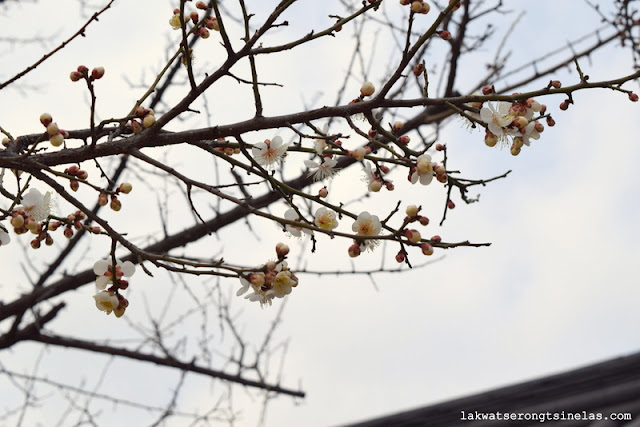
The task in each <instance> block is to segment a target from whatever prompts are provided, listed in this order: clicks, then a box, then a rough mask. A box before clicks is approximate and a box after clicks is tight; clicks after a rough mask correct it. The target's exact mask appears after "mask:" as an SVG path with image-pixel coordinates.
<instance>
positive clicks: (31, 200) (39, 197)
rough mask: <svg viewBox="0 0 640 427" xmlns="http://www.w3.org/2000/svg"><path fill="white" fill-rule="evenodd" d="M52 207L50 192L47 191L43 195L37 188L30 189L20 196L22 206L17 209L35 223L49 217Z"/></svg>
mask: <svg viewBox="0 0 640 427" xmlns="http://www.w3.org/2000/svg"><path fill="white" fill-rule="evenodd" d="M52 207H53V202H52V201H51V192H49V191H47V192H46V193H45V194H44V195H43V194H42V193H41V192H40V191H39V190H38V189H37V188H31V189H30V190H29V192H28V193H27V194H25V195H24V196H22V206H21V207H20V206H19V207H18V208H22V209H23V210H24V211H25V213H26V216H30V217H32V218H33V219H34V220H35V221H36V222H42V221H44V220H45V219H47V218H48V217H49V214H50V213H51V209H52Z"/></svg>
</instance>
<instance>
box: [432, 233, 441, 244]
mask: <svg viewBox="0 0 640 427" xmlns="http://www.w3.org/2000/svg"><path fill="white" fill-rule="evenodd" d="M431 241H432V242H433V243H440V242H442V237H440V236H439V235H437V234H436V235H435V236H433V237H431Z"/></svg>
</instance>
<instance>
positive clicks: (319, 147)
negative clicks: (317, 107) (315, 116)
mask: <svg viewBox="0 0 640 427" xmlns="http://www.w3.org/2000/svg"><path fill="white" fill-rule="evenodd" d="M322 136H329V123H325V125H324V126H323V127H322ZM313 148H314V149H315V150H316V153H317V154H318V156H321V155H322V152H323V151H324V150H325V149H326V148H327V140H326V139H324V138H317V139H315V140H314V141H313Z"/></svg>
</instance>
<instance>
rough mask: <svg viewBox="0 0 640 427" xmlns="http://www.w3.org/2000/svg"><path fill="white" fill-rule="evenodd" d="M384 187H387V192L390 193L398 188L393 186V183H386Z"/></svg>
mask: <svg viewBox="0 0 640 427" xmlns="http://www.w3.org/2000/svg"><path fill="white" fill-rule="evenodd" d="M384 186H385V187H387V190H389V191H393V190H394V189H395V188H396V186H395V185H393V182H391V181H385V182H384Z"/></svg>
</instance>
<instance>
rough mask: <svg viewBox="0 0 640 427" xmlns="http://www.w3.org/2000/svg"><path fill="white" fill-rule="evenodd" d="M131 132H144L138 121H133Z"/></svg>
mask: <svg viewBox="0 0 640 427" xmlns="http://www.w3.org/2000/svg"><path fill="white" fill-rule="evenodd" d="M131 130H132V131H133V133H140V132H142V125H140V122H139V121H137V120H131Z"/></svg>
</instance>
